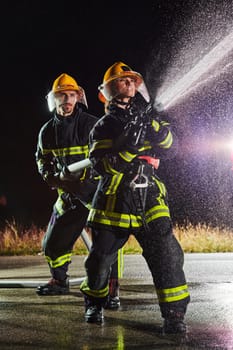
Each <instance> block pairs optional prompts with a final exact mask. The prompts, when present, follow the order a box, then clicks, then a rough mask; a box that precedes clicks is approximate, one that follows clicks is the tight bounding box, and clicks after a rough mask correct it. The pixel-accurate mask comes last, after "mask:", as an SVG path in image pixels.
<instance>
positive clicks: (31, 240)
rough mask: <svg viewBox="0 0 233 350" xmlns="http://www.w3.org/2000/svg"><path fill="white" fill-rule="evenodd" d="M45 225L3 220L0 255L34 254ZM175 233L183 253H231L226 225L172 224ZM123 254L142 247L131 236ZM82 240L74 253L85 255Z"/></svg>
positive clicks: (231, 239) (232, 236)
mask: <svg viewBox="0 0 233 350" xmlns="http://www.w3.org/2000/svg"><path fill="white" fill-rule="evenodd" d="M44 232H45V228H38V227H36V226H34V225H32V226H31V227H30V228H29V229H24V228H23V227H22V226H21V225H19V224H17V223H16V222H15V221H12V222H6V226H5V228H4V229H3V230H2V231H0V255H36V254H39V253H41V241H42V238H43V236H44ZM174 233H175V236H176V237H177V239H178V241H179V242H180V244H181V246H182V248H183V250H184V252H186V253H213V252H233V231H232V230H230V229H227V228H218V227H211V226H209V225H206V224H198V225H196V226H194V225H192V224H188V225H186V226H178V225H175V227H174ZM124 252H125V254H135V253H141V247H140V246H139V244H138V243H137V241H136V240H135V238H134V237H133V236H130V238H129V240H128V242H127V243H126V245H125V246H124ZM87 253H88V251H87V248H86V246H85V244H84V242H83V241H82V240H81V239H78V240H77V241H76V243H75V245H74V254H77V255H84V254H87Z"/></svg>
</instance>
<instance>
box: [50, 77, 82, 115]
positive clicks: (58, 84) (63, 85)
mask: <svg viewBox="0 0 233 350" xmlns="http://www.w3.org/2000/svg"><path fill="white" fill-rule="evenodd" d="M67 90H71V91H77V92H78V95H79V103H82V104H84V105H85V106H86V107H88V105H87V99H86V95H85V91H84V89H83V88H82V87H81V86H80V85H78V84H77V82H76V80H75V79H74V78H72V77H71V76H70V75H68V74H66V73H62V74H61V75H59V77H58V78H57V79H55V80H54V82H53V86H52V90H51V91H50V92H49V93H48V95H47V96H46V98H47V103H48V107H49V110H50V112H52V111H53V110H54V108H55V94H56V92H60V91H67Z"/></svg>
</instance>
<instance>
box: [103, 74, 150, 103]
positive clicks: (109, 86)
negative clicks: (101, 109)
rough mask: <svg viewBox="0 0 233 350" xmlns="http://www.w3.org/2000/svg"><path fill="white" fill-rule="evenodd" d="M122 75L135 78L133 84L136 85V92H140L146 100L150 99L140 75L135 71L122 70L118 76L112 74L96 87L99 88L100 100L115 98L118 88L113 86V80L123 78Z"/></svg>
mask: <svg viewBox="0 0 233 350" xmlns="http://www.w3.org/2000/svg"><path fill="white" fill-rule="evenodd" d="M123 77H130V78H134V79H135V85H136V92H138V93H140V94H141V95H142V97H143V98H144V99H145V101H146V102H149V101H150V96H149V93H148V90H147V88H146V85H145V83H144V80H143V79H142V77H141V75H140V74H139V73H137V72H134V71H130V72H129V71H128V72H123V73H121V75H120V76H119V75H118V76H113V77H112V78H111V79H109V80H108V81H106V82H105V83H103V84H101V85H100V86H99V87H98V90H99V92H100V93H99V99H100V101H102V102H103V101H104V99H105V100H107V101H109V102H110V101H112V100H113V99H114V98H116V97H117V96H118V95H119V92H118V90H117V89H116V86H115V81H116V79H119V78H123Z"/></svg>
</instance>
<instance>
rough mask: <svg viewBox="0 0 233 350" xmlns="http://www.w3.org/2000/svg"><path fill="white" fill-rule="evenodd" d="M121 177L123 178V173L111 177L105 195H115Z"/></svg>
mask: <svg viewBox="0 0 233 350" xmlns="http://www.w3.org/2000/svg"><path fill="white" fill-rule="evenodd" d="M123 176H124V174H123V173H118V174H115V175H113V176H112V180H111V183H110V185H109V187H108V190H107V191H106V195H108V194H114V193H116V190H117V188H118V186H119V184H120V182H121V179H122V177H123Z"/></svg>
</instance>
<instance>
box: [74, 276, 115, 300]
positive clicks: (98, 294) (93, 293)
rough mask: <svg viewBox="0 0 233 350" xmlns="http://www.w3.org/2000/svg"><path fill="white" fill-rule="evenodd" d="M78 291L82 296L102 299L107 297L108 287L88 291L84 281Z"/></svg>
mask: <svg viewBox="0 0 233 350" xmlns="http://www.w3.org/2000/svg"><path fill="white" fill-rule="evenodd" d="M80 290H81V292H83V293H84V294H87V295H90V296H92V297H96V298H104V297H106V296H107V295H108V291H109V286H108V285H107V286H106V287H105V288H104V289H100V290H96V289H90V288H89V286H88V283H87V279H85V280H84V281H83V282H82V283H81V285H80Z"/></svg>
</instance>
